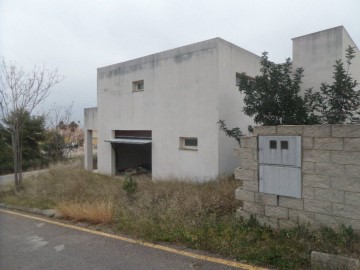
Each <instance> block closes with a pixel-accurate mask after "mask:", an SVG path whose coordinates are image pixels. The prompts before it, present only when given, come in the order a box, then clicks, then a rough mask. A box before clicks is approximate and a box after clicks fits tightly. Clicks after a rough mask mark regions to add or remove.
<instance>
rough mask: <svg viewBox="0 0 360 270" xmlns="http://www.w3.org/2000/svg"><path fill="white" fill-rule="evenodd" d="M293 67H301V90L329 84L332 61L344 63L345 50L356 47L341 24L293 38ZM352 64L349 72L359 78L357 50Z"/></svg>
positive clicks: (332, 68) (330, 82) (359, 59)
mask: <svg viewBox="0 0 360 270" xmlns="http://www.w3.org/2000/svg"><path fill="white" fill-rule="evenodd" d="M292 40H293V66H294V68H298V67H302V68H304V78H303V85H302V90H305V89H308V88H311V87H313V89H314V91H318V90H319V89H320V86H321V83H323V82H326V83H328V84H332V82H333V78H332V77H333V72H334V67H333V65H334V64H335V61H336V60H338V59H342V60H343V62H344V63H345V61H346V59H345V49H346V48H347V47H348V45H351V46H356V45H355V43H354V42H353V41H352V39H351V37H350V36H349V34H348V33H347V31H346V30H345V28H344V27H343V26H338V27H335V28H331V29H327V30H324V31H320V32H316V33H312V34H308V35H304V36H301V37H296V38H293V39H292ZM356 51H357V53H356V55H357V58H356V59H355V60H354V64H353V65H352V66H351V71H352V72H351V73H352V74H354V77H357V79H359V76H360V75H358V74H360V72H359V71H360V53H359V51H358V49H357V48H356ZM355 74H356V75H355Z"/></svg>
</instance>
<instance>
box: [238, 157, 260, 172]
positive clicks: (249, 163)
mask: <svg viewBox="0 0 360 270" xmlns="http://www.w3.org/2000/svg"><path fill="white" fill-rule="evenodd" d="M240 167H241V168H242V169H245V170H253V171H256V170H258V167H259V165H258V163H257V162H256V161H255V160H253V159H246V158H242V159H240Z"/></svg>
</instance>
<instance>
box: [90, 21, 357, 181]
mask: <svg viewBox="0 0 360 270" xmlns="http://www.w3.org/2000/svg"><path fill="white" fill-rule="evenodd" d="M347 44H350V45H352V46H354V45H355V44H354V42H353V41H352V40H351V38H350V36H349V35H348V34H347V32H346V30H345V28H344V27H342V26H340V27H336V28H333V29H329V30H325V31H321V32H318V33H314V34H310V35H306V36H302V37H298V38H294V39H293V62H294V66H295V67H298V66H302V67H303V68H304V69H305V78H304V89H305V88H306V87H308V86H314V89H315V87H318V86H317V85H320V83H321V82H323V81H324V80H323V79H322V78H326V79H328V80H329V83H330V82H331V76H332V71H333V64H334V61H335V60H336V59H344V56H345V55H344V52H345V48H346V47H347ZM356 50H357V48H356ZM356 60H360V55H359V54H358V58H357V59H356ZM259 62H260V57H259V56H257V55H255V54H253V53H251V52H249V51H246V50H244V49H242V48H240V47H238V46H236V45H234V44H231V43H229V42H227V41H225V40H223V39H221V38H214V39H211V40H207V41H203V42H199V43H195V44H191V45H188V46H184V47H180V48H176V49H172V50H168V51H164V52H160V53H157V54H153V55H149V56H145V57H141V58H138V59H134V60H130V61H127V62H123V63H119V64H114V65H111V66H106V67H102V68H99V69H98V70H97V107H96V108H87V109H85V121H84V123H85V124H84V130H85V168H86V169H89V170H91V169H92V168H93V167H92V166H93V165H92V163H93V161H92V143H91V142H92V134H93V132H95V131H96V132H97V142H98V145H97V156H98V157H97V158H98V171H99V172H100V173H103V174H109V175H115V174H117V173H119V172H121V171H122V170H124V169H127V168H130V167H136V166H142V167H146V168H148V169H151V172H152V177H153V178H155V179H165V178H169V177H176V178H181V179H182V178H191V179H193V180H196V181H206V180H209V179H213V178H215V177H217V176H218V175H220V174H223V173H232V172H233V170H234V168H236V167H237V166H238V159H237V158H236V157H235V156H234V152H233V149H234V147H236V146H237V143H236V142H235V140H234V139H232V138H229V137H226V136H225V134H224V133H223V132H222V131H219V126H218V124H217V122H218V121H219V120H220V119H224V120H226V124H227V125H228V126H229V127H236V126H237V127H240V128H241V130H242V131H243V132H246V131H247V127H248V125H251V124H253V121H252V119H251V118H249V117H248V116H246V115H244V113H243V112H242V109H243V105H244V102H243V96H242V95H241V94H240V93H239V91H237V86H236V85H237V79H238V74H239V73H241V72H246V73H247V74H248V75H249V76H250V77H255V76H256V75H257V74H258V73H259V69H260V63H259ZM359 63H360V62H357V63H355V64H354V67H355V68H356V69H357V68H358V67H359V66H358V64H359ZM358 70H359V69H358ZM358 74H359V73H358Z"/></svg>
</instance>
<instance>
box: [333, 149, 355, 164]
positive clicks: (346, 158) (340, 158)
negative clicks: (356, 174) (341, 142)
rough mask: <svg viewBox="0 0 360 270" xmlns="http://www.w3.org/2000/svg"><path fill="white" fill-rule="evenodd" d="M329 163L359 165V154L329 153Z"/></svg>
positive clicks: (349, 152) (351, 152)
mask: <svg viewBox="0 0 360 270" xmlns="http://www.w3.org/2000/svg"><path fill="white" fill-rule="evenodd" d="M331 161H332V162H334V163H338V164H349V165H351V164H360V152H354V151H331Z"/></svg>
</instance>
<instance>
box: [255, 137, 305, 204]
mask: <svg viewBox="0 0 360 270" xmlns="http://www.w3.org/2000/svg"><path fill="white" fill-rule="evenodd" d="M259 167H260V168H259V176H260V182H259V191H260V192H264V193H270V194H275V195H282V196H289V197H296V198H301V137H300V136H259Z"/></svg>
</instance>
